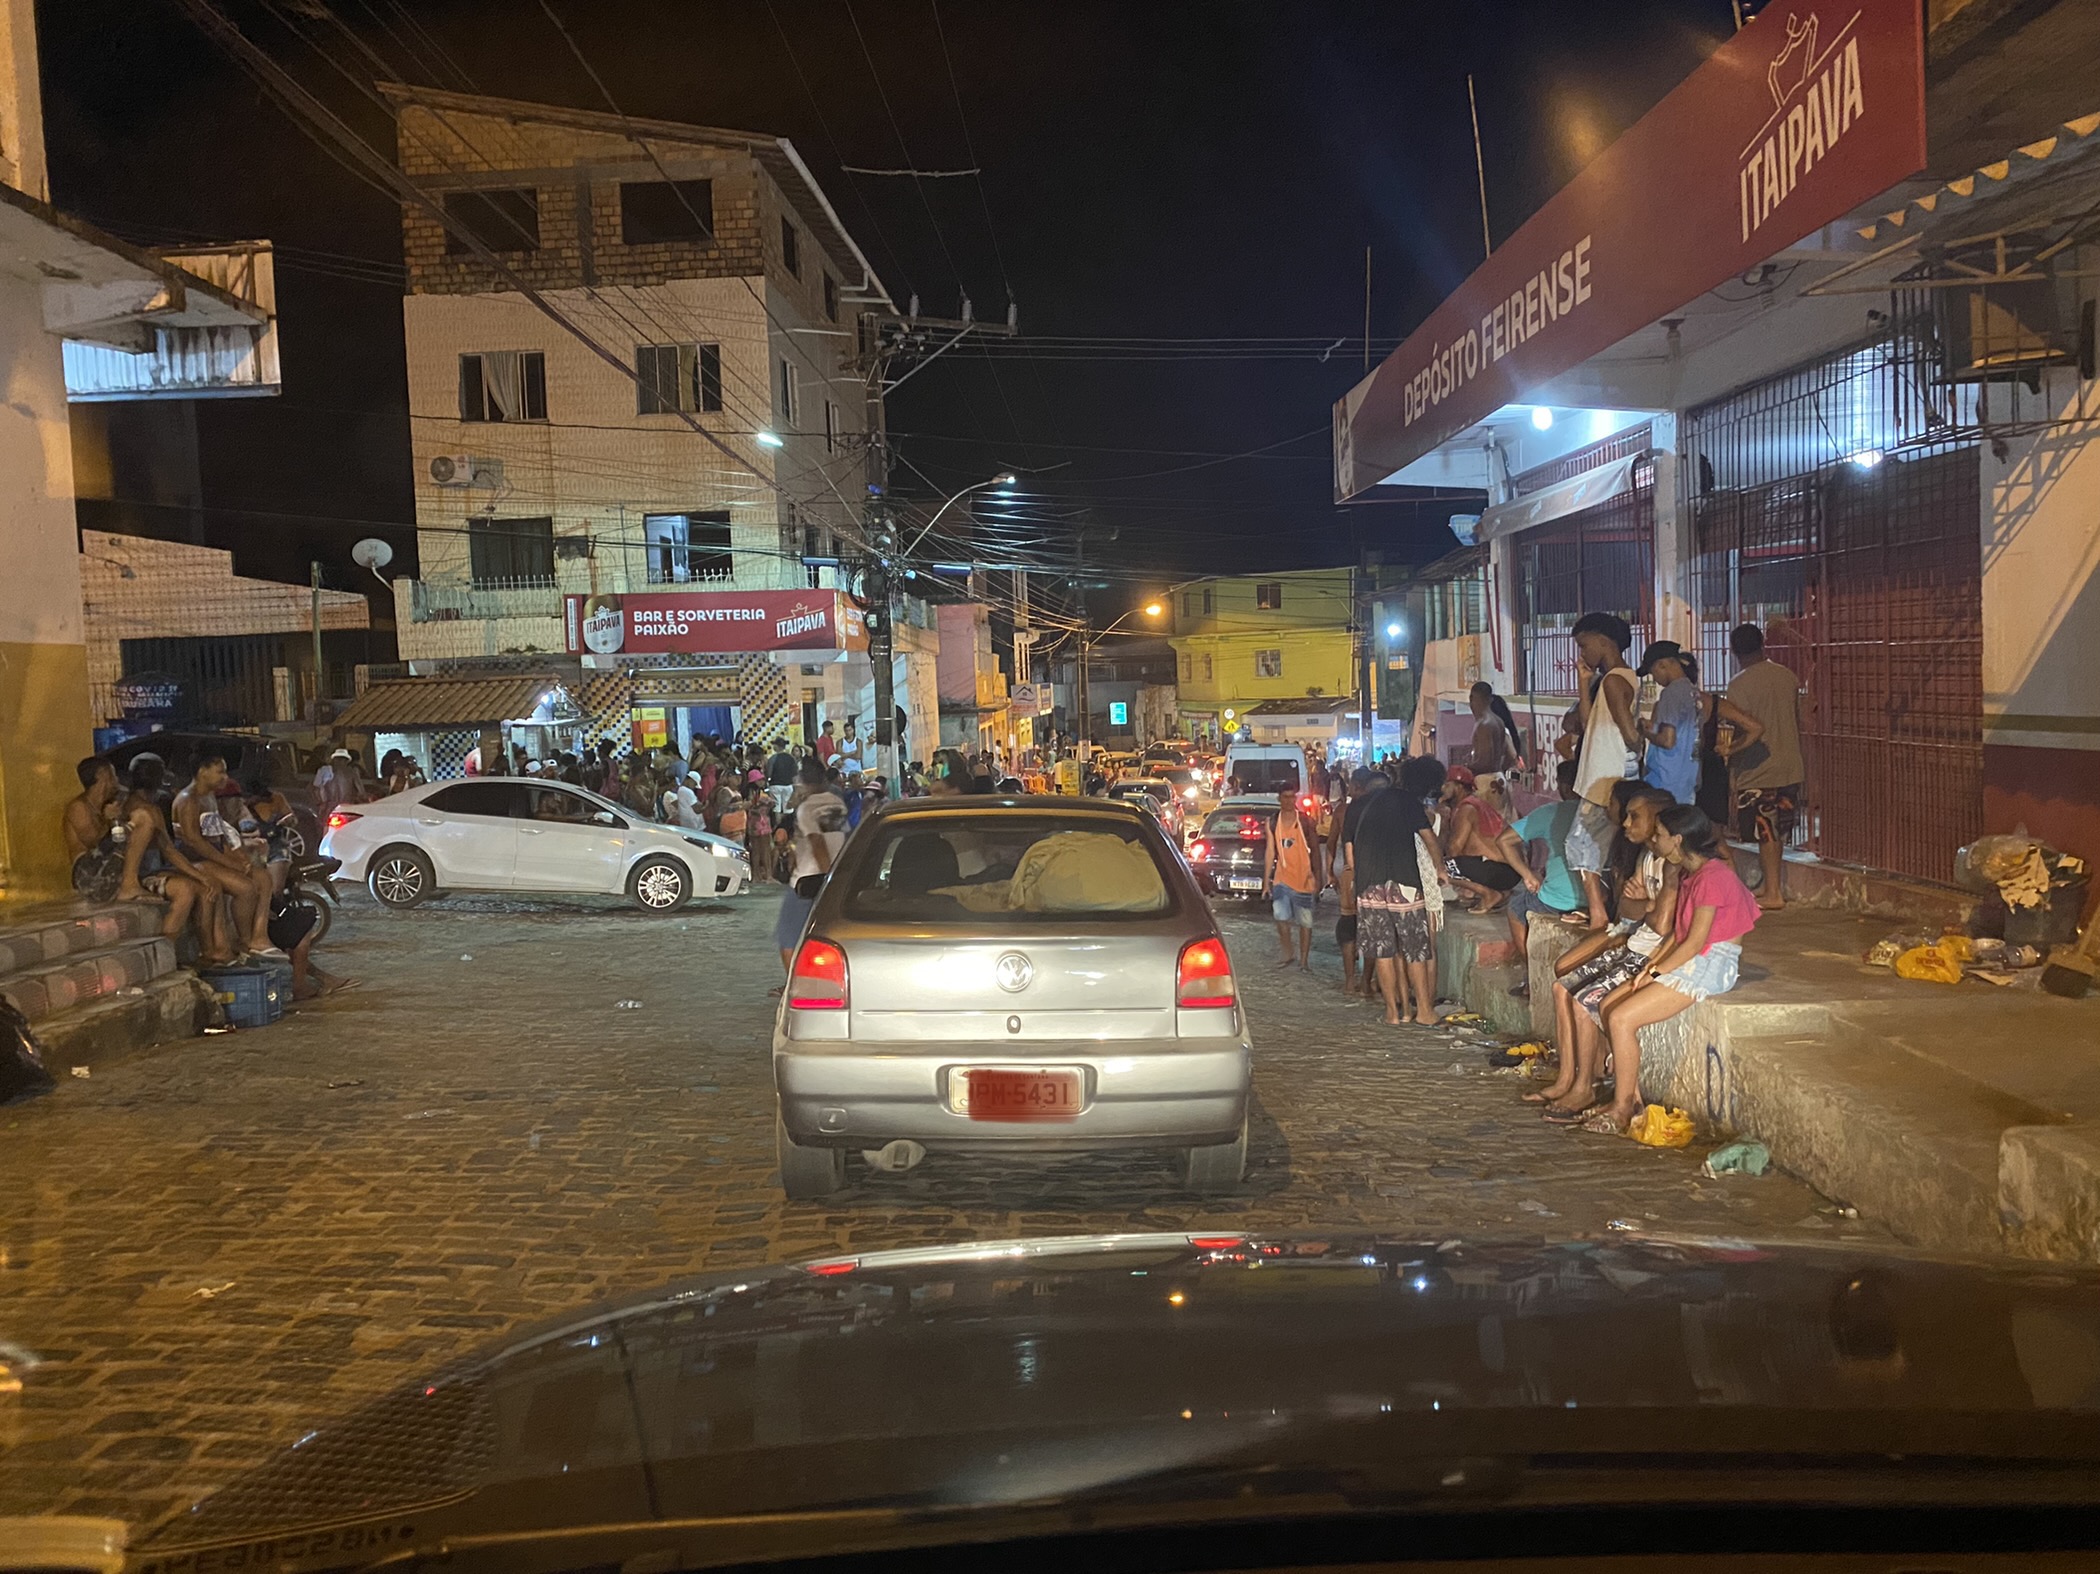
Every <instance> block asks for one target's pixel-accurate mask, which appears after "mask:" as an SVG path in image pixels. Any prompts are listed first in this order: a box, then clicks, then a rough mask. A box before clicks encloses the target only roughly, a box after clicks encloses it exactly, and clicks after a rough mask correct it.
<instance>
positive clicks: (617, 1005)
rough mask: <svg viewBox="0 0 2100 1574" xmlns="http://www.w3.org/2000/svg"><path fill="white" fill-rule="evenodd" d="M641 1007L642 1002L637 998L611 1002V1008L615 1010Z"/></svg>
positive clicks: (636, 1009) (634, 1009) (639, 1008)
mask: <svg viewBox="0 0 2100 1574" xmlns="http://www.w3.org/2000/svg"><path fill="white" fill-rule="evenodd" d="M641 1009H642V1003H641V1002H640V1001H639V1000H616V1001H614V1002H613V1010H615V1011H639V1010H641Z"/></svg>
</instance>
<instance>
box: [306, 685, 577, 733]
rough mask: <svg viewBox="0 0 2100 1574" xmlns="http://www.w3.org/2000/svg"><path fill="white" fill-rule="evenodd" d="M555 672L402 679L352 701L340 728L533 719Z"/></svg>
mask: <svg viewBox="0 0 2100 1574" xmlns="http://www.w3.org/2000/svg"><path fill="white" fill-rule="evenodd" d="M565 682H566V680H565V679H563V678H562V677H560V676H558V675H557V674H554V673H546V672H539V673H516V672H506V673H502V674H499V675H494V676H490V677H485V678H397V679H392V680H390V681H388V682H385V683H375V684H373V685H372V686H371V687H370V688H369V689H366V690H365V691H364V693H362V694H360V695H359V696H358V697H357V698H356V699H354V700H352V701H351V702H350V705H349V707H348V708H347V709H345V710H344V711H343V713H342V714H341V715H340V716H338V717H337V718H336V725H337V726H338V727H341V728H346V729H348V730H350V731H353V732H431V731H435V730H437V729H440V728H445V727H490V726H494V725H495V724H496V723H498V722H504V721H513V720H515V719H517V718H518V717H520V716H530V715H531V714H532V713H533V711H534V710H536V709H537V708H538V706H539V703H540V700H541V698H542V697H543V696H544V695H545V694H546V693H547V691H548V690H549V689H552V688H554V687H556V686H557V685H560V684H563V683H565Z"/></svg>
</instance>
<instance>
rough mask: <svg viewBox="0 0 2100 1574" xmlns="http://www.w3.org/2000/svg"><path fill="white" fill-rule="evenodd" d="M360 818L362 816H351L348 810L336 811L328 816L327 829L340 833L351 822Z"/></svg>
mask: <svg viewBox="0 0 2100 1574" xmlns="http://www.w3.org/2000/svg"><path fill="white" fill-rule="evenodd" d="M362 818H363V816H362V815H357V814H352V813H351V812H350V811H349V810H348V809H337V810H335V811H334V812H332V813H331V814H330V815H329V816H328V829H330V830H331V831H340V830H341V829H342V828H343V827H344V826H346V825H348V824H349V823H350V822H351V821H352V820H358V819H362Z"/></svg>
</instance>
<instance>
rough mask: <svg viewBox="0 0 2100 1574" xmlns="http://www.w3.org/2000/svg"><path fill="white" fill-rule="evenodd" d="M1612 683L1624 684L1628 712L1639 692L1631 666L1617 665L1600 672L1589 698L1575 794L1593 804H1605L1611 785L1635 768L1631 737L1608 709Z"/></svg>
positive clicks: (1576, 775) (1576, 763)
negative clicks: (1594, 695) (1599, 680)
mask: <svg viewBox="0 0 2100 1574" xmlns="http://www.w3.org/2000/svg"><path fill="white" fill-rule="evenodd" d="M1614 683H1620V684H1624V685H1625V688H1626V708H1627V714H1628V715H1631V714H1633V702H1634V700H1635V699H1636V698H1638V697H1639V695H1640V679H1638V678H1636V677H1635V676H1634V675H1633V668H1631V667H1627V666H1618V667H1614V668H1612V669H1611V671H1609V672H1607V673H1605V674H1604V681H1603V683H1601V684H1600V685H1599V686H1598V688H1597V698H1596V699H1595V700H1594V701H1592V702H1591V705H1590V719H1589V722H1588V724H1587V725H1586V726H1584V727H1583V729H1582V753H1581V754H1580V755H1579V756H1578V757H1577V758H1576V762H1575V796H1576V797H1578V798H1583V799H1587V800H1588V801H1589V802H1591V803H1595V804H1609V803H1610V802H1611V790H1612V788H1613V787H1615V786H1617V785H1618V784H1619V783H1620V782H1622V781H1624V780H1625V779H1626V778H1627V777H1629V776H1632V775H1634V774H1635V773H1636V772H1637V770H1638V769H1639V758H1638V756H1637V755H1636V754H1635V752H1634V747H1633V740H1632V739H1630V738H1628V737H1627V736H1626V735H1625V734H1624V733H1622V732H1621V731H1619V723H1618V721H1617V720H1616V719H1615V718H1614V717H1613V716H1612V713H1611V702H1610V700H1609V698H1608V695H1609V694H1610V691H1611V686H1612V685H1613V684H1614Z"/></svg>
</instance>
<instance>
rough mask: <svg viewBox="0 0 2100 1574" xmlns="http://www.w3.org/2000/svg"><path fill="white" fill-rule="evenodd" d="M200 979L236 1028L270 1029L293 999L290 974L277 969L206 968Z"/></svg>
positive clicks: (198, 974)
mask: <svg viewBox="0 0 2100 1574" xmlns="http://www.w3.org/2000/svg"><path fill="white" fill-rule="evenodd" d="M197 976H198V977H199V978H201V979H203V980H204V982H205V983H206V984H207V985H209V986H210V988H211V990H212V992H213V993H214V994H216V995H217V996H218V997H219V1004H220V1005H222V1006H224V1007H225V1008H226V1020H227V1021H229V1022H231V1023H232V1024H233V1025H234V1026H235V1027H268V1026H269V1025H270V1024H271V1023H272V1022H275V1021H276V1020H277V1019H278V1018H279V1017H281V1016H283V1015H284V1003H285V1002H286V1001H287V1000H289V999H291V998H292V980H291V974H290V973H289V972H288V971H286V970H285V969H282V968H275V967H207V968H201V969H199V970H198V973H197Z"/></svg>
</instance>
